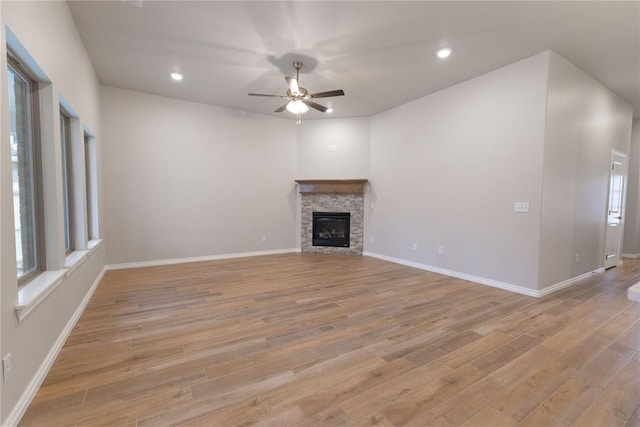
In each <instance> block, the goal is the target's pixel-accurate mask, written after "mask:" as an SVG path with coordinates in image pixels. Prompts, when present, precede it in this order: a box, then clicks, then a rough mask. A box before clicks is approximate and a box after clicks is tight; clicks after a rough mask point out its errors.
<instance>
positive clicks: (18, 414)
mask: <svg viewBox="0 0 640 427" xmlns="http://www.w3.org/2000/svg"><path fill="white" fill-rule="evenodd" d="M106 270H107V269H106V267H104V268H103V269H102V271H100V274H98V277H96V279H95V280H94V281H93V284H92V285H91V287H90V288H89V291H87V293H86V295H85V296H84V298H83V299H82V301H81V302H80V305H78V308H76V311H75V312H74V313H73V316H71V319H69V321H68V322H67V325H66V326H65V327H64V329H63V330H62V332H61V333H60V335H59V336H58V339H57V340H56V342H55V343H54V344H53V347H51V350H49V353H48V354H47V357H45V359H44V361H43V362H42V364H41V365H40V367H39V368H38V370H37V371H36V374H35V375H34V376H33V378H32V379H31V382H29V385H28V386H27V388H26V390H25V391H24V393H22V396H20V399H19V400H18V402H17V403H16V405H15V406H14V407H13V409H12V410H11V413H10V414H9V416H8V417H7V419H6V421H5V422H4V426H5V427H15V426H17V425H18V423H19V422H20V420H21V419H22V416H23V415H24V413H25V412H27V408H29V405H30V404H31V401H32V400H33V398H34V397H35V396H36V393H37V392H38V389H39V388H40V386H41V385H42V382H43V381H44V379H45V378H46V377H47V374H48V373H49V369H51V366H53V362H55V360H56V357H58V354H59V353H60V350H61V349H62V346H63V345H64V343H65V341H67V338H69V335H70V334H71V331H72V330H73V328H74V327H75V326H76V323H78V320H79V319H80V316H81V315H82V313H83V312H84V309H85V308H86V307H87V304H89V300H90V299H91V297H92V296H93V293H94V292H95V291H96V288H97V287H98V285H99V284H100V281H101V280H102V277H103V276H104V273H105V271H106Z"/></svg>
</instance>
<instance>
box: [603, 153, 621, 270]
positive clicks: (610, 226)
mask: <svg viewBox="0 0 640 427" xmlns="http://www.w3.org/2000/svg"><path fill="white" fill-rule="evenodd" d="M626 162H627V156H626V155H624V154H622V153H616V152H613V153H612V154H611V168H610V175H609V203H608V206H607V230H606V238H605V242H606V247H605V252H604V268H611V267H615V266H616V265H618V264H619V263H620V262H621V261H622V255H621V252H622V233H623V231H622V230H623V224H624V222H623V221H624V218H623V212H624V206H623V204H624V193H625V190H626V189H625V182H624V179H625V171H626Z"/></svg>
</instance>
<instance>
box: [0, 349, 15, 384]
mask: <svg viewBox="0 0 640 427" xmlns="http://www.w3.org/2000/svg"><path fill="white" fill-rule="evenodd" d="M12 365H13V364H12V362H11V353H7V355H6V356H4V357H3V358H2V378H3V379H4V382H5V383H6V382H7V381H9V378H11V373H12V372H13V366H12Z"/></svg>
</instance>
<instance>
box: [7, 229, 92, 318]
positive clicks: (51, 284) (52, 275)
mask: <svg viewBox="0 0 640 427" xmlns="http://www.w3.org/2000/svg"><path fill="white" fill-rule="evenodd" d="M101 244H102V239H98V240H92V241H90V242H89V244H88V245H87V246H88V250H86V251H76V252H73V253H71V254H70V255H69V256H67V257H66V258H65V261H64V267H65V268H64V269H62V270H49V271H43V272H42V273H41V274H40V275H39V276H37V277H36V278H34V279H33V280H31V281H30V282H29V283H27V284H26V285H24V286H23V287H22V288H20V289H18V303H17V304H16V306H15V310H16V316H18V321H19V322H22V320H24V318H25V317H27V315H28V314H29V313H31V312H32V311H33V310H34V309H35V308H36V307H37V306H38V305H39V304H40V303H41V302H42V301H44V299H45V298H46V297H47V296H48V295H49V294H51V292H53V290H54V289H55V288H57V287H58V285H60V283H62V281H63V280H64V278H65V277H69V276H70V275H71V274H72V273H73V272H74V271H75V270H76V269H77V268H78V267H79V266H80V265H82V263H83V262H84V261H85V260H86V259H87V258H88V257H89V256H90V255H91V254H92V253H93V252H95V250H96V249H97V248H98V247H99V246H100V245H101Z"/></svg>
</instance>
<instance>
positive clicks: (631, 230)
mask: <svg viewBox="0 0 640 427" xmlns="http://www.w3.org/2000/svg"><path fill="white" fill-rule="evenodd" d="M639 213H640V118H638V119H635V120H634V121H633V128H632V133H631V146H630V151H629V177H628V186H627V211H626V212H625V218H626V219H627V220H626V222H625V226H624V245H623V252H624V253H625V254H627V255H631V256H636V257H637V256H640V215H638V214H639Z"/></svg>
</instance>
